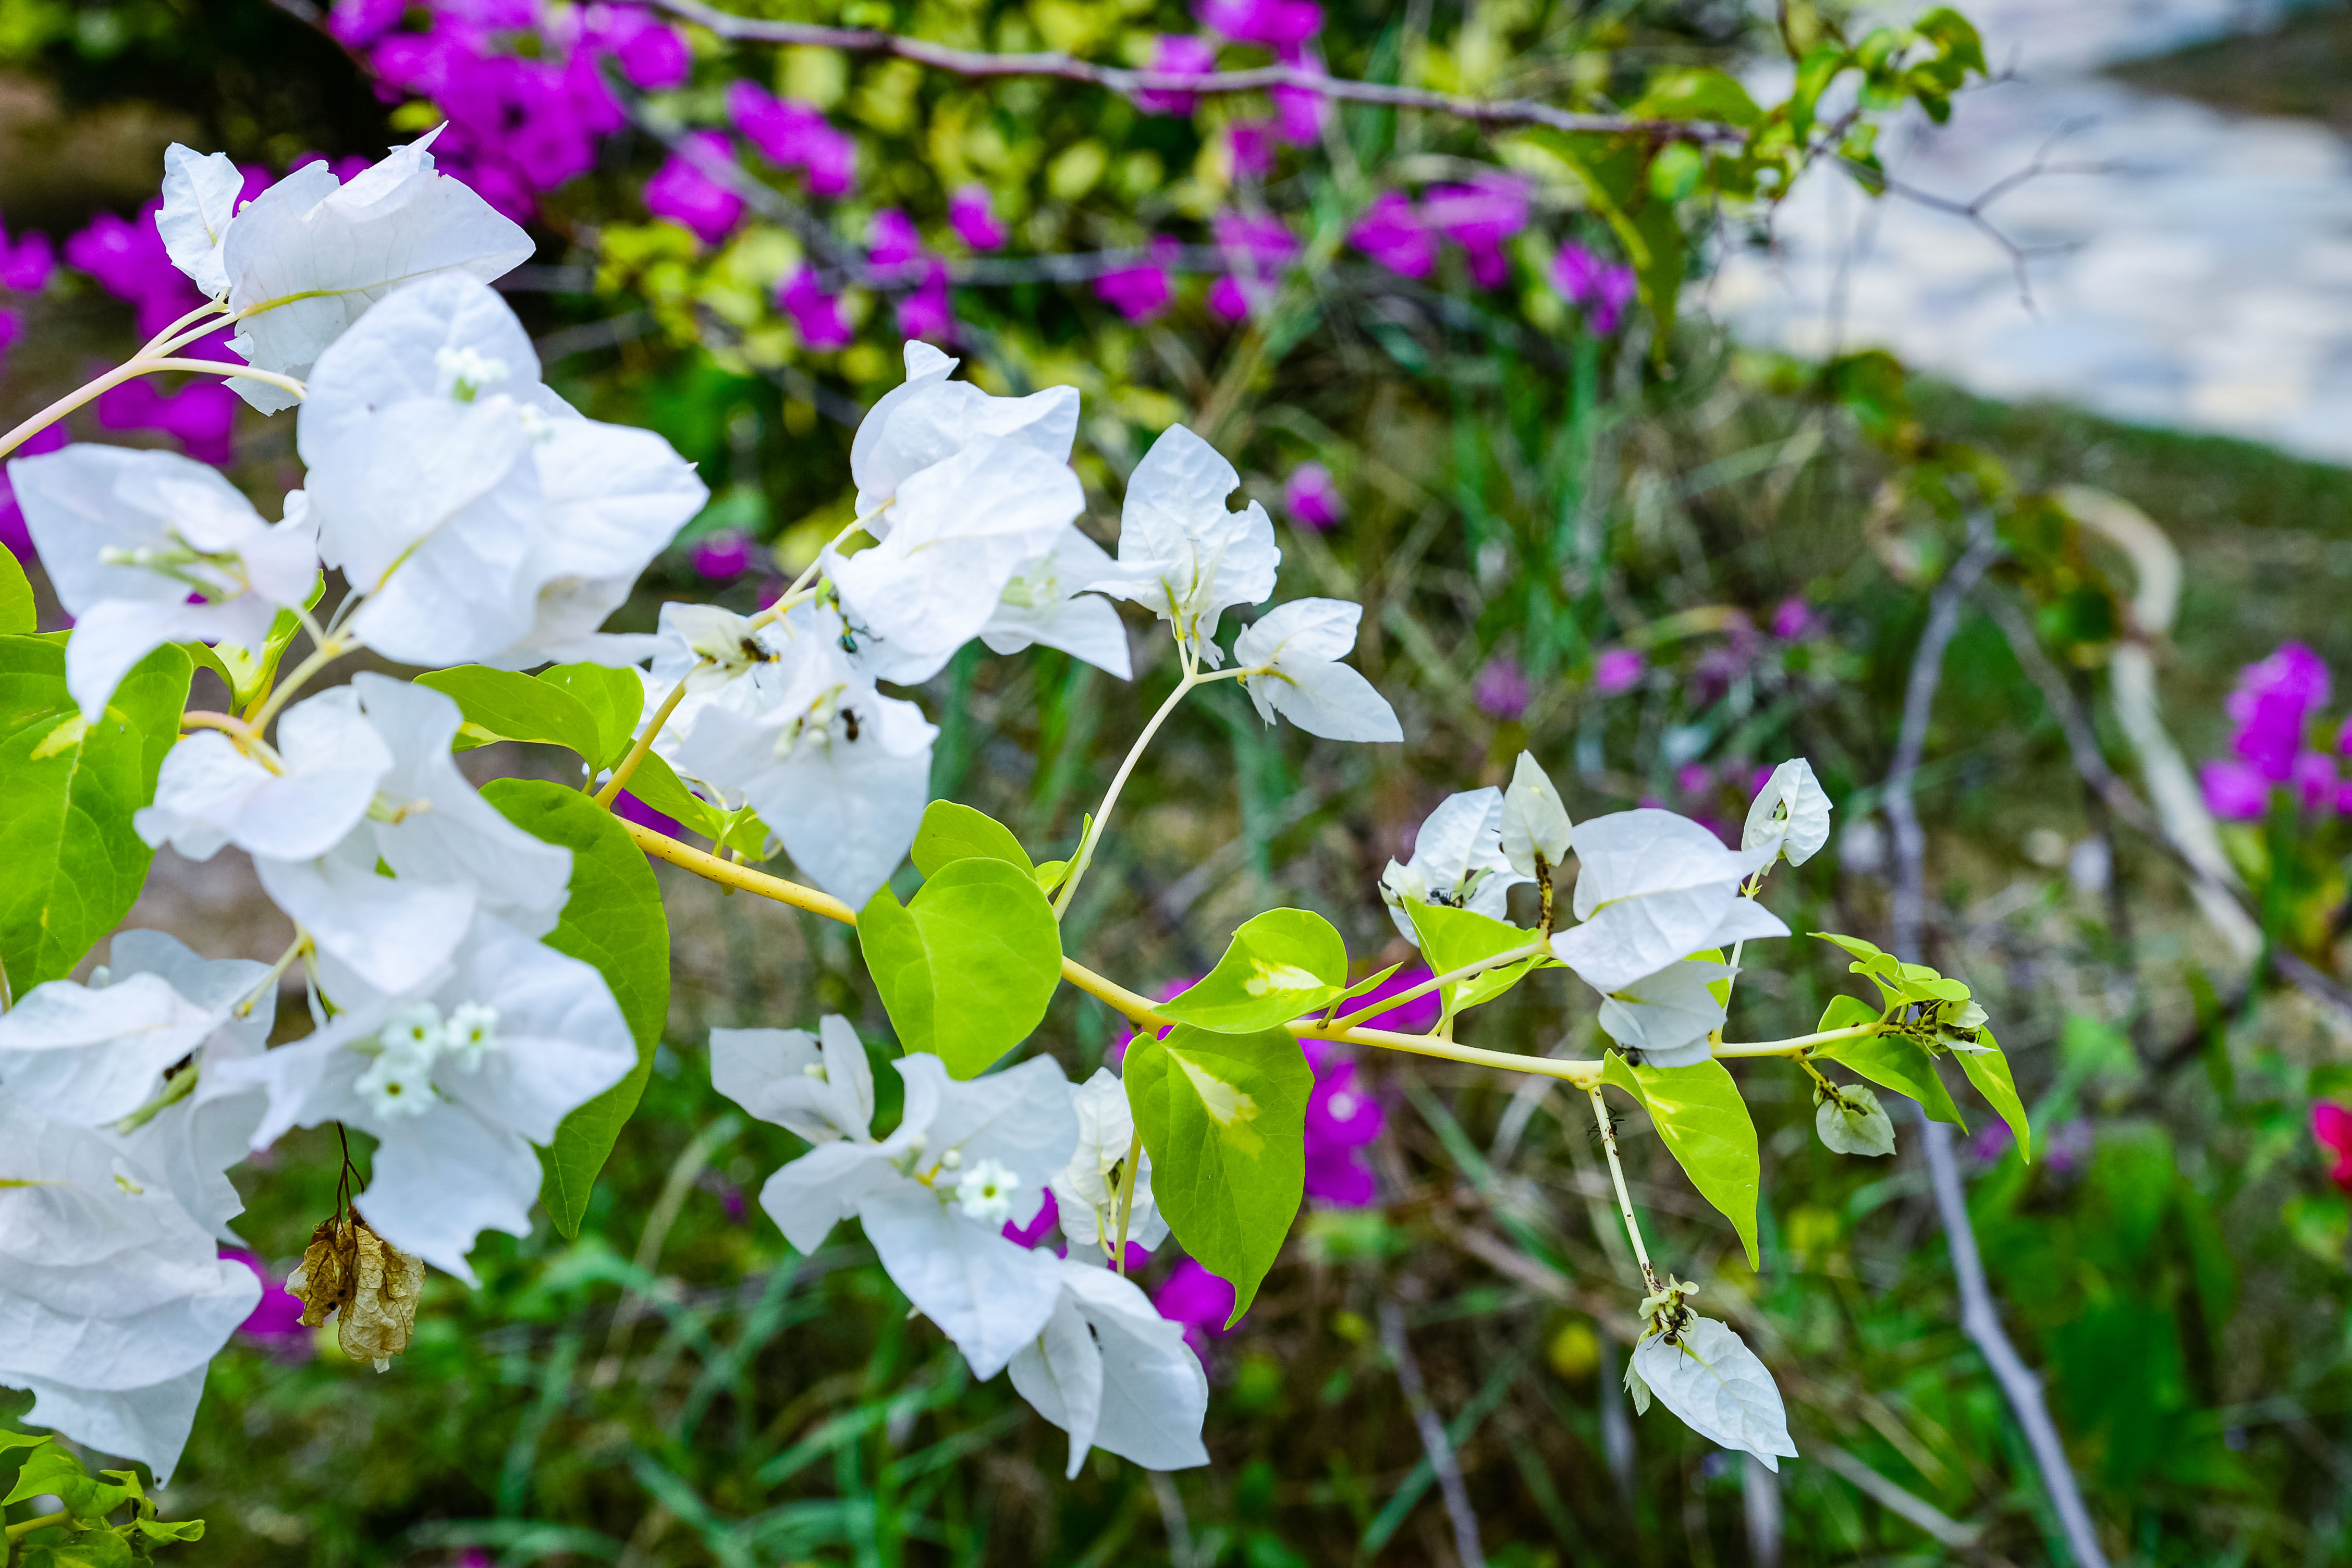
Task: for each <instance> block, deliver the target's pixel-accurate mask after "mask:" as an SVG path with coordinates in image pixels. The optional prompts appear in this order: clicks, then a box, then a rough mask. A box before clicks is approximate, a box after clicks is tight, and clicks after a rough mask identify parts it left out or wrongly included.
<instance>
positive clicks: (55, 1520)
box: [8, 1509, 73, 1545]
mask: <svg viewBox="0 0 2352 1568" xmlns="http://www.w3.org/2000/svg"><path fill="white" fill-rule="evenodd" d="M72 1522H73V1515H72V1514H70V1513H68V1512H67V1511H66V1510H63V1509H59V1510H58V1511H57V1512H55V1513H45V1514H41V1515H39V1516H37V1517H36V1518H33V1519H20V1520H18V1521H16V1523H14V1524H12V1525H10V1526H9V1527H8V1540H9V1542H10V1543H11V1544H12V1545H13V1544H14V1543H15V1542H17V1541H19V1540H22V1539H23V1538H24V1537H26V1536H27V1535H30V1534H32V1533H33V1531H37V1530H47V1529H49V1528H50V1527H51V1526H53V1525H59V1524H70V1523H72Z"/></svg>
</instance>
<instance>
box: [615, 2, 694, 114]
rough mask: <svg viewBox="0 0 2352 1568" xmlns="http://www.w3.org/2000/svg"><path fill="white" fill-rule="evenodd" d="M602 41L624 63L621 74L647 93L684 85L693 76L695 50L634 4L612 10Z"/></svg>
mask: <svg viewBox="0 0 2352 1568" xmlns="http://www.w3.org/2000/svg"><path fill="white" fill-rule="evenodd" d="M603 42H604V45H605V47H608V48H610V49H611V50H612V51H613V55H614V58H616V59H618V60H619V61H620V62H621V74H622V75H624V76H625V77H627V78H628V79H629V80H630V82H631V83H632V84H633V85H634V86H636V87H639V88H642V89H645V90H646V91H647V92H660V91H663V90H665V89H669V88H673V87H679V86H682V85H684V83H685V82H686V79H688V77H690V76H692V75H693V74H694V54H693V51H692V50H690V49H688V47H687V46H686V39H685V38H684V37H681V36H680V35H679V33H678V31H677V28H675V27H672V26H669V25H668V24H667V23H664V22H657V21H656V20H654V18H653V17H651V16H647V15H646V13H645V12H643V11H640V10H638V9H637V8H636V7H635V6H634V5H622V6H615V7H614V9H613V10H612V12H611V13H610V18H609V20H607V21H606V23H605V26H604V38H603Z"/></svg>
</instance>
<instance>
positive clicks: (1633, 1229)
mask: <svg viewBox="0 0 2352 1568" xmlns="http://www.w3.org/2000/svg"><path fill="white" fill-rule="evenodd" d="M1591 1095H1592V1120H1593V1121H1596V1122H1598V1123H1599V1124H1600V1126H1601V1148H1603V1149H1604V1150H1606V1151H1608V1154H1609V1179H1610V1181H1611V1182H1612V1183H1614V1184H1616V1188H1617V1212H1618V1213H1619V1214H1621V1215H1624V1216H1625V1234H1626V1235H1627V1236H1628V1237H1632V1238H1633V1260H1634V1261H1635V1262H1636V1263H1639V1264H1640V1265H1641V1266H1642V1280H1643V1283H1644V1284H1645V1285H1647V1286H1648V1287H1649V1288H1650V1289H1651V1291H1652V1292H1653V1293H1655V1292H1656V1290H1657V1289H1658V1271H1657V1270H1656V1269H1654V1268H1651V1267H1650V1249H1649V1248H1648V1247H1644V1246H1643V1245H1642V1226H1641V1225H1640V1223H1639V1222H1638V1221H1636V1220H1635V1219H1634V1218H1633V1194H1632V1193H1630V1192H1628V1191H1627V1190H1626V1187H1625V1167H1624V1165H1623V1164H1622V1163H1620V1161H1619V1160H1618V1158H1617V1127H1616V1124H1615V1123H1614V1122H1612V1121H1610V1120H1609V1108H1608V1107H1607V1106H1606V1105H1603V1104H1602V1103H1601V1086H1600V1085H1599V1084H1597V1083H1596V1084H1594V1085H1593V1086H1592V1088H1591Z"/></svg>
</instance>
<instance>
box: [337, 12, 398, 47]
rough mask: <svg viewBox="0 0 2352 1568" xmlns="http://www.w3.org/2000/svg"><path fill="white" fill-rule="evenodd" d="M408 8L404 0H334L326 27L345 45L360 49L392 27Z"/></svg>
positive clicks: (395, 25)
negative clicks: (333, 6) (332, 9)
mask: <svg viewBox="0 0 2352 1568" xmlns="http://www.w3.org/2000/svg"><path fill="white" fill-rule="evenodd" d="M407 10H408V0H335V9H334V11H333V13H332V14H331V16H328V18H327V31H329V32H330V33H332V34H333V35H334V36H335V37H336V39H337V41H339V42H340V43H341V44H342V46H343V47H345V48H348V49H364V48H366V47H368V46H369V45H370V44H373V43H374V42H375V41H376V40H377V39H378V38H381V37H383V36H384V35H385V34H386V33H389V32H391V31H392V30H393V29H394V27H397V26H400V19H401V17H402V16H404V14H405V13H406V12H407Z"/></svg>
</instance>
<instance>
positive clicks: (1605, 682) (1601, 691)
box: [1592, 647, 1649, 697]
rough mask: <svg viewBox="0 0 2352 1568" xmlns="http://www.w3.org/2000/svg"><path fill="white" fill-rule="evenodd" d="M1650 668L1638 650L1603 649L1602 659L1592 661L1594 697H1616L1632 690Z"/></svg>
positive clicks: (1628, 648) (1622, 648)
mask: <svg viewBox="0 0 2352 1568" xmlns="http://www.w3.org/2000/svg"><path fill="white" fill-rule="evenodd" d="M1648 667H1649V666H1648V661H1647V660H1645V659H1643V657H1642V655H1641V653H1640V652H1639V650H1637V649H1634V648H1630V647H1606V648H1602V649H1601V654H1600V657H1599V658H1595V659H1594V660H1593V661H1592V695H1594V696H1595V697H1614V696H1616V695H1617V694H1618V693H1619V692H1621V691H1630V690H1632V689H1633V684H1634V682H1636V681H1638V680H1640V679H1642V671H1643V670H1644V669H1645V668H1648Z"/></svg>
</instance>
